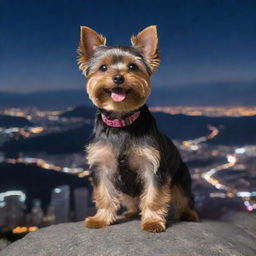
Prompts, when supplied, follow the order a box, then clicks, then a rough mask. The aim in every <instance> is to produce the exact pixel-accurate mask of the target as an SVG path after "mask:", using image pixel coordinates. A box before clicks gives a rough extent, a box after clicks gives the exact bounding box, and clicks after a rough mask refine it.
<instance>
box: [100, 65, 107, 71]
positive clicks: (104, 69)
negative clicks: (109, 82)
mask: <svg viewBox="0 0 256 256" xmlns="http://www.w3.org/2000/svg"><path fill="white" fill-rule="evenodd" d="M100 70H101V71H102V72H105V71H107V70H108V67H107V66H106V65H102V66H100Z"/></svg>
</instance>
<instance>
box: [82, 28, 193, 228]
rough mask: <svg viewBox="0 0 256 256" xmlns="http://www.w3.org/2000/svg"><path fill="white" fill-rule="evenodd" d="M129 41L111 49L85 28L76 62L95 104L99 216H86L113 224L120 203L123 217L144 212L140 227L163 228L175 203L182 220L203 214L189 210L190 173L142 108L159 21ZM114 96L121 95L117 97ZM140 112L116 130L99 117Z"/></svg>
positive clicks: (155, 58)
mask: <svg viewBox="0 0 256 256" xmlns="http://www.w3.org/2000/svg"><path fill="white" fill-rule="evenodd" d="M131 41H132V46H131V47H127V46H117V47H109V46H106V39H105V38H104V37H103V36H101V35H99V34H98V33H97V32H95V31H94V30H92V29H90V28H88V27H81V38H80V45H79V48H78V53H79V59H78V64H79V68H80V69H81V70H82V72H83V74H84V75H85V76H86V77H87V79H88V82H87V92H88V95H89V98H90V99H91V100H92V102H93V103H94V104H95V105H96V106H97V107H98V111H97V114H96V120H95V127H94V131H93V139H92V141H91V143H90V144H89V145H88V147H87V149H86V151H87V160H88V164H89V166H90V169H91V171H92V174H93V181H94V197H95V202H96V207H97V213H96V215H95V216H93V217H89V218H87V219H86V220H85V226H86V227H88V228H100V227H104V226H107V225H110V224H112V223H113V222H114V221H115V220H116V212H117V210H118V209H119V207H120V204H123V205H124V206H126V208H127V211H126V212H125V213H124V216H125V217H133V216H135V215H137V214H138V213H140V215H141V219H142V222H141V228H142V229H143V230H146V231H150V232H161V231H164V230H165V228H166V216H167V213H168V205H169V203H171V202H172V203H173V204H174V207H175V209H176V217H177V218H178V219H182V220H190V221H198V216H197V214H196V212H195V211H193V210H192V208H193V203H194V202H193V195H192V193H191V178H190V174H189V170H188V168H187V166H186V165H185V164H184V162H183V161H182V159H181V157H180V154H179V152H178V150H177V148H176V147H175V145H174V144H173V143H172V142H171V140H170V139H169V138H167V137H166V136H165V135H163V134H161V133H160V132H159V130H158V128H157V126H156V122H155V119H154V117H153V116H152V115H151V113H150V112H149V110H148V107H147V106H146V105H145V102H146V100H147V98H148V96H149V95H150V93H151V82H150V81H151V76H152V74H153V72H155V71H156V70H157V68H158V66H159V64H160V58H159V50H158V36H157V30H156V26H150V27H147V28H146V29H144V30H143V31H141V32H140V33H139V34H138V35H137V36H132V38H131ZM131 65H132V66H131ZM117 75H118V76H119V77H120V76H122V79H121V82H120V81H119V83H116V82H115V81H116V80H114V77H115V76H117ZM112 93H115V94H117V95H119V96H120V95H123V96H122V97H124V99H123V98H122V100H121V101H120V99H119V101H116V100H114V99H113V98H112ZM124 95H125V96H124ZM119 98H120V97H119ZM138 110H139V111H140V115H139V117H138V118H137V119H136V120H135V121H134V122H133V123H131V124H129V125H127V126H125V127H112V126H109V125H107V124H106V123H105V122H104V121H103V120H102V114H104V115H105V116H106V117H107V118H109V119H110V120H111V119H125V118H126V117H127V116H131V114H133V113H135V112H136V111H138Z"/></svg>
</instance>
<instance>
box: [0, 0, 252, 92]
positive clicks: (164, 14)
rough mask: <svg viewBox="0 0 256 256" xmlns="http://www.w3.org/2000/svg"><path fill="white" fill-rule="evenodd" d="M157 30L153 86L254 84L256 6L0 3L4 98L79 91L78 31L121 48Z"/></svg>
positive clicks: (220, 2) (235, 0)
mask: <svg viewBox="0 0 256 256" xmlns="http://www.w3.org/2000/svg"><path fill="white" fill-rule="evenodd" d="M152 24H157V25H158V29H159V37H160V47H161V56H162V65H161V67H160V70H159V71H158V73H157V74H156V75H155V78H154V80H153V81H154V85H155V86H165V87H167V86H173V87H175V86H177V87H178V86H180V87H181V86H186V85H191V84H202V83H206V84H209V83H213V82H225V81H227V82H233V81H234V82H243V81H245V82H246V81H252V80H255V81H256V1H255V0H176V1H171V0H169V1H161V0H158V1H156V0H154V1H153V0H151V1H150V0H147V1H146V0H145V1H142V0H138V1H112V0H108V1H97V0H94V1H93V0H91V1H85V0H73V1H71V0H70V1H67V0H0V91H12V92H28V91H38V90H53V89H54V90H58V89H81V87H83V86H84V81H85V80H84V78H83V77H82V75H81V73H80V72H79V71H78V68H77V66H76V48H77V45H78V41H79V27H80V25H86V26H90V27H92V28H93V29H95V30H96V31H98V32H100V33H102V34H103V35H105V36H106V37H107V38H108V44H109V45H117V44H130V36H131V35H132V34H133V33H137V32H139V31H140V30H141V29H143V28H144V27H146V26H148V25H152Z"/></svg>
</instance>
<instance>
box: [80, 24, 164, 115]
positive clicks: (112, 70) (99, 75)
mask: <svg viewBox="0 0 256 256" xmlns="http://www.w3.org/2000/svg"><path fill="white" fill-rule="evenodd" d="M131 42H132V46H117V47H109V46H106V38H105V37H103V36H102V35H100V34H98V33H97V32H95V31H94V30H92V29H91V28H88V27H81V37H80V45H79V48H78V53H79V58H78V65H79V68H80V69H81V70H82V71H83V74H84V75H85V76H86V77H87V79H88V81H87V86H86V87H87V92H88V94H89V98H90V99H91V100H92V102H93V103H94V104H95V105H96V106H97V107H98V108H101V109H105V110H107V111H119V112H129V111H133V110H135V109H138V108H139V107H141V106H142V105H143V104H144V103H145V102H146V100H147V98H148V96H149V95H150V92H151V83H150V80H151V75H152V73H153V72H154V71H156V70H157V68H158V66H159V64H160V58H159V52H158V37H157V29H156V26H150V27H147V28H145V29H144V30H143V31H141V32H140V33H139V34H138V35H136V36H132V37H131Z"/></svg>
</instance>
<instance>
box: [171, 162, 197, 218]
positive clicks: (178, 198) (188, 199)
mask: <svg viewBox="0 0 256 256" xmlns="http://www.w3.org/2000/svg"><path fill="white" fill-rule="evenodd" d="M171 202H172V203H173V205H174V208H175V217H176V218H177V219H180V220H185V221H199V217H198V215H197V213H196V212H195V211H194V210H192V209H193V207H194V198H193V194H192V192H191V177H190V174H189V170H188V168H187V166H186V165H185V164H184V163H183V162H181V164H180V167H179V170H178V173H177V175H176V177H174V179H173V181H172V184H171Z"/></svg>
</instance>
